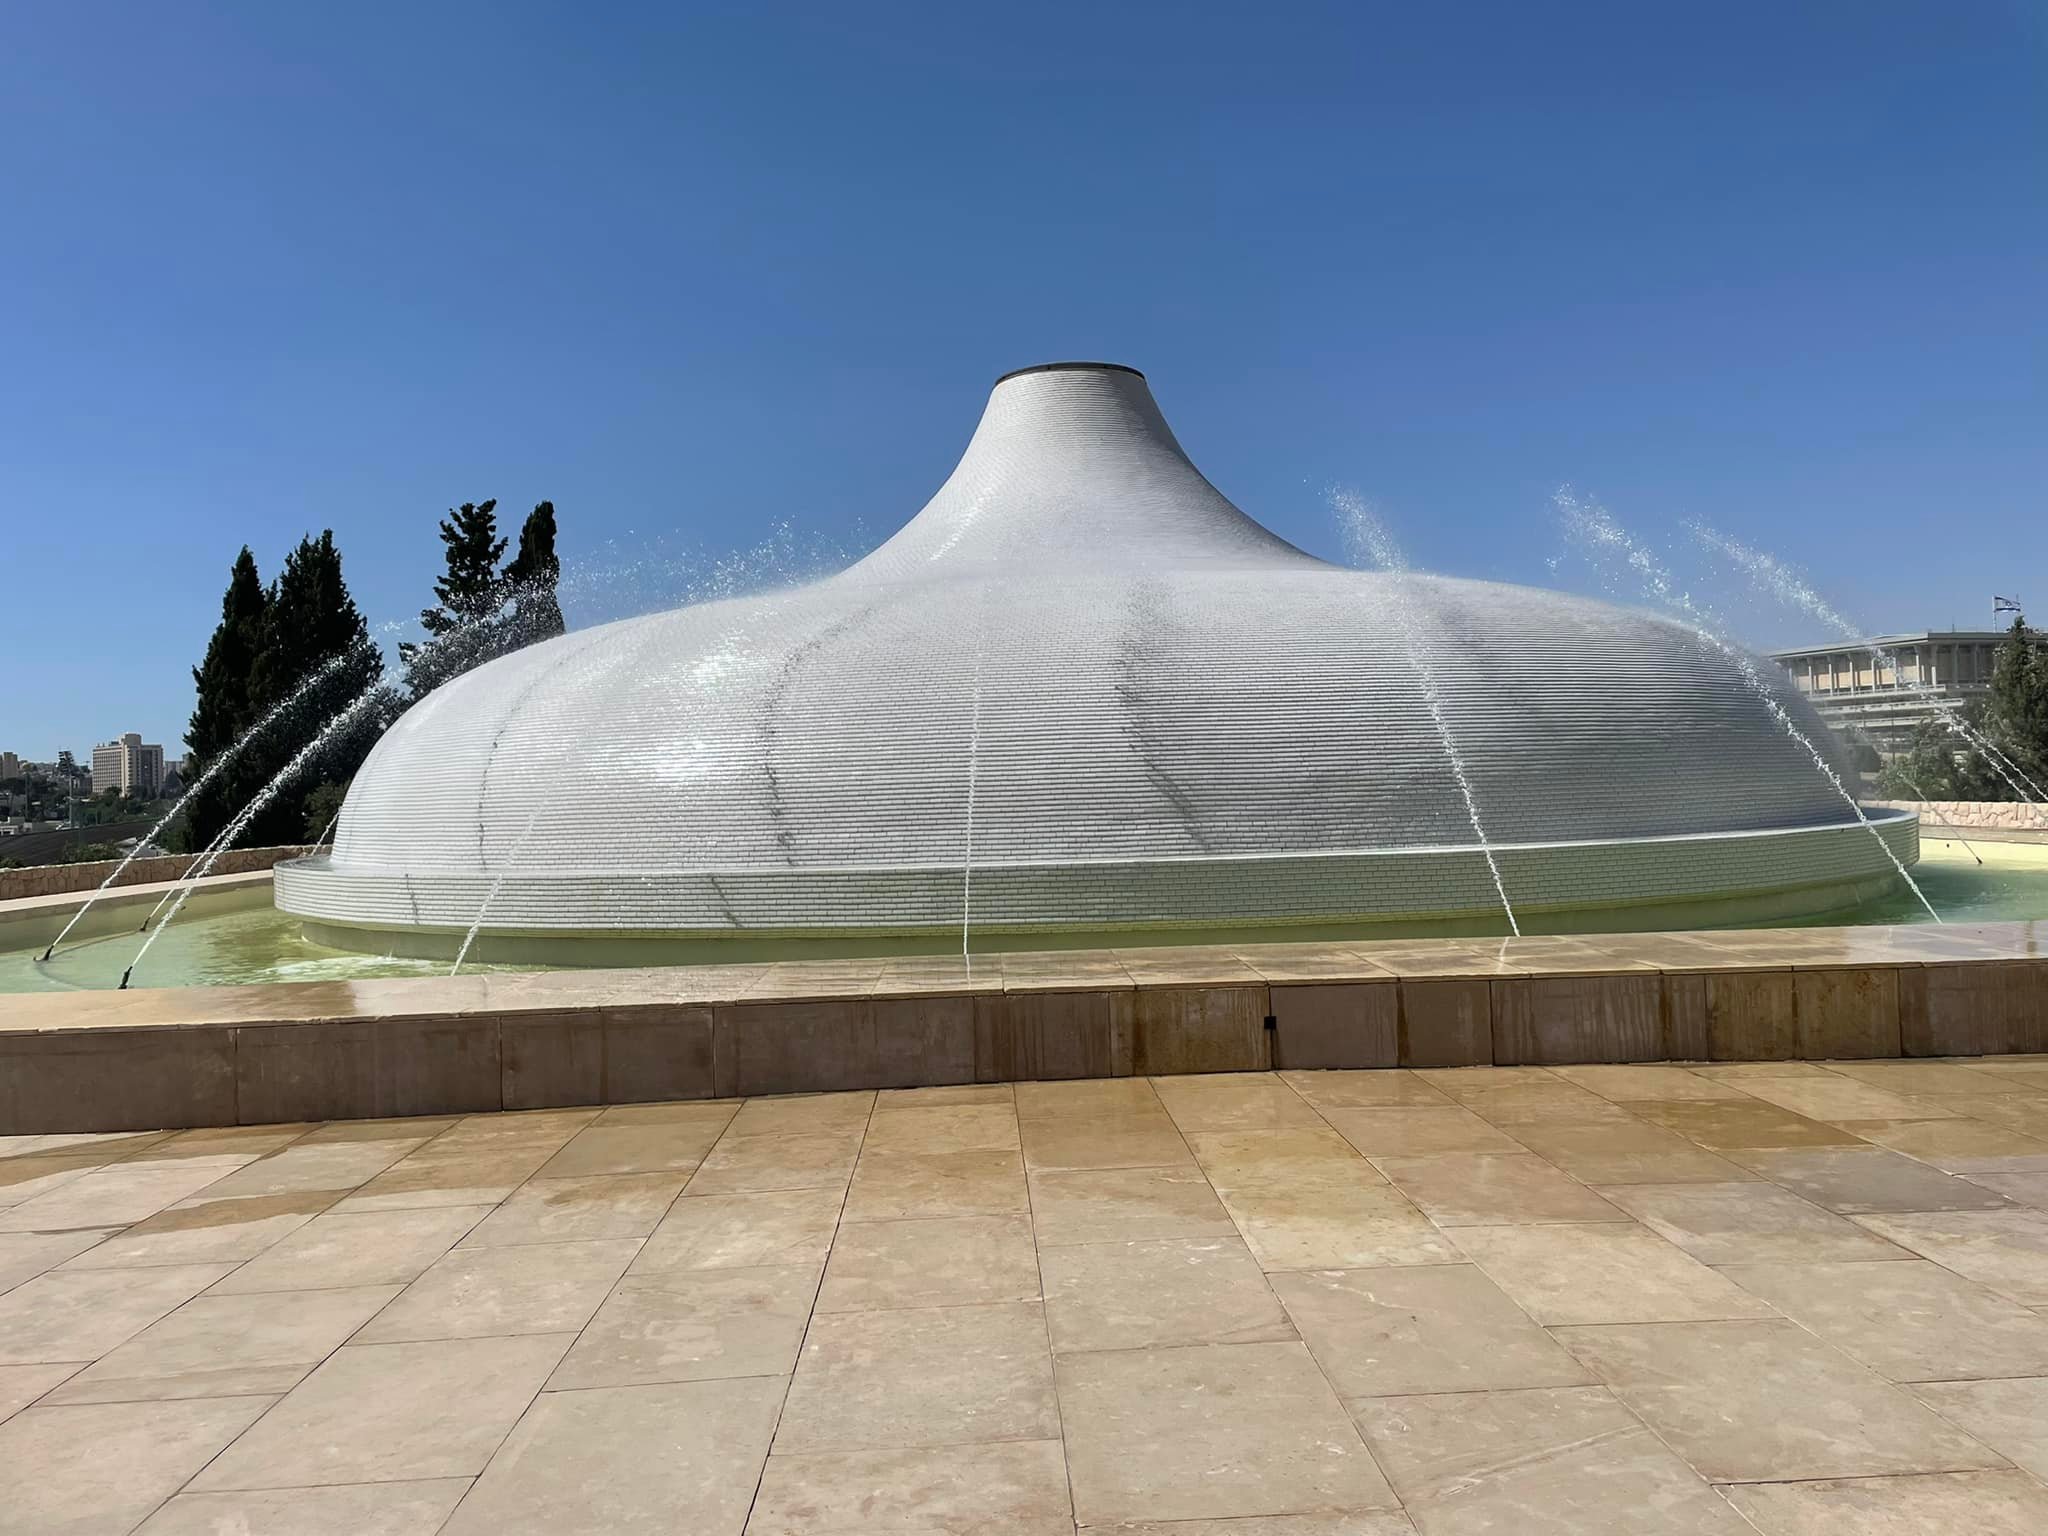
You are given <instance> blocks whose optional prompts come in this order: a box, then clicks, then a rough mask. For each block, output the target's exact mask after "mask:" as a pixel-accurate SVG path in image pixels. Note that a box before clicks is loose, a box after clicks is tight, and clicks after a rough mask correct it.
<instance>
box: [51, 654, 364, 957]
mask: <svg viewBox="0 0 2048 1536" xmlns="http://www.w3.org/2000/svg"><path fill="white" fill-rule="evenodd" d="M357 654H358V652H357V650H356V649H355V648H354V647H351V648H350V649H348V650H346V651H343V652H341V653H340V654H339V655H336V656H330V657H329V658H328V659H327V660H326V661H323V662H322V663H321V664H320V665H319V666H317V667H315V668H314V669H313V670H312V671H311V672H309V673H308V674H307V675H306V677H305V679H304V680H303V681H301V682H300V684H299V685H298V687H296V688H294V689H292V691H291V692H290V693H288V694H286V695H285V696H284V697H283V698H282V699H280V700H278V701H277V703H275V704H273V705H272V706H271V707H270V708H269V709H268V710H266V711H264V713H263V716H262V717H261V718H260V719H259V720H257V722H256V723H255V724H254V725H252V726H250V727H249V729H247V730H246V731H244V732H242V734H241V735H240V736H238V737H236V738H235V739H234V741H232V742H231V743H229V744H228V746H227V748H226V749H225V750H224V751H222V752H221V753H220V755H219V756H218V757H216V758H214V760H213V761H212V762H210V763H208V764H207V765H206V771H205V772H203V773H201V774H200V775H199V777H198V778H196V779H194V780H193V781H192V783H191V786H190V787H189V788H187V789H186V791H185V792H184V793H183V794H181V795H180V796H178V798H177V799H176V800H175V801H173V802H172V803H171V808H170V809H169V810H168V811H165V812H164V813H163V815H162V816H161V817H159V818H158V819H157V823H156V825H155V826H153V827H151V828H150V829H149V830H148V831H147V832H145V833H144V834H143V835H142V836H141V837H140V838H138V839H137V840H136V843H135V846H134V847H133V848H132V849H130V850H129V851H128V853H127V855H126V856H125V857H124V858H123V859H122V860H121V861H120V863H118V864H116V865H115V866H114V867H113V869H112V870H111V871H110V872H109V873H108V875H107V878H106V879H104V880H102V881H101V882H100V883H99V885H98V887H97V888H95V889H94V891H93V893H92V894H91V895H90V896H88V897H86V899H85V904H84V905H83V906H81V907H80V908H79V909H78V910H77V911H76V912H75V913H73V914H72V916H71V921H70V922H68V923H66V924H65V925H64V928H63V931H62V932H60V933H59V934H58V935H57V937H56V938H54V939H52V940H51V941H50V945H49V948H47V949H45V950H44V951H43V956H42V957H43V959H44V960H48V959H49V958H50V956H51V955H52V954H54V953H56V949H57V946H58V945H59V944H62V943H63V942H64V940H65V938H66V937H67V936H68V935H69V934H70V932H71V930H72V929H74V928H76V927H77V926H78V923H79V919H81V918H83V917H84V916H85V914H86V913H88V912H90V911H91V910H92V908H93V904H94V903H95V902H97V901H98V900H99V899H100V897H102V896H104V895H105V894H106V893H107V891H108V890H109V889H111V888H112V887H113V886H114V885H116V884H117V883H118V882H119V881H120V879H121V876H122V874H123V873H124V872H126V870H127V868H128V866H129V865H130V864H133V863H134V862H135V860H136V857H137V856H138V855H139V854H140V853H141V852H142V850H143V849H145V848H148V847H150V846H151V845H152V844H154V843H155V842H156V840H157V838H159V837H160V836H162V835H163V830H164V828H166V827H168V826H169V825H170V824H171V822H172V821H173V820H175V819H176V817H177V814H178V812H180V811H182V810H183V809H184V808H185V803H186V802H187V801H188V800H190V799H191V798H192V797H193V796H194V795H196V794H198V793H199V792H200V791H201V790H202V789H204V788H206V786H207V785H209V784H211V783H212V782H213V781H214V780H215V779H216V778H217V777H219V775H220V773H221V772H222V770H223V769H225V768H226V767H227V766H228V765H229V764H230V763H232V762H233V761H234V760H235V759H236V758H237V757H238V756H240V755H241V751H242V748H243V747H245V746H247V745H248V744H249V743H250V742H252V741H254V740H255V739H256V738H257V737H259V736H261V735H262V734H263V733H264V732H265V731H266V730H268V729H269V728H270V726H271V725H272V724H273V723H274V722H275V721H277V720H280V719H282V718H283V717H284V716H285V714H287V713H288V712H289V711H290V710H292V709H293V708H294V707H296V706H297V704H298V703H299V701H300V700H301V699H303V698H305V696H306V695H307V694H308V693H310V692H312V691H313V690H314V689H315V688H317V687H319V686H320V685H321V684H322V683H324V682H326V681H327V679H328V678H330V677H332V676H334V674H335V673H336V672H337V671H339V670H340V669H341V667H342V664H343V663H345V662H347V661H348V660H350V659H351V658H352V657H354V656H355V655H357ZM220 846H223V845H222V844H221V843H220V840H219V839H218V838H216V839H215V840H214V842H212V843H209V844H208V845H207V847H206V848H205V850H204V851H203V852H202V854H201V855H200V858H201V859H205V858H206V855H208V854H212V853H214V852H216V850H217V848H218V847H220ZM316 846H317V845H316ZM197 862H199V861H198V860H195V861H194V863H195V864H196V863H197ZM208 867H209V868H211V867H212V865H211V862H210V861H209V862H208ZM162 906H163V903H162V902H161V901H159V902H158V903H157V908H158V909H161V908H162ZM149 915H150V917H155V916H156V911H154V910H153V911H151V913H150V914H149ZM142 926H143V927H145V928H147V927H148V926H149V923H148V920H147V919H145V920H144V922H143V925H142Z"/></svg>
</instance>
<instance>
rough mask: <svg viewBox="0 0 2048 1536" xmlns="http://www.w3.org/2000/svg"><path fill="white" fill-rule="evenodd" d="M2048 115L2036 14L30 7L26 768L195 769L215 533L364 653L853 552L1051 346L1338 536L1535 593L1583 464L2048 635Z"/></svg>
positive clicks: (1608, 481) (26, 84)
mask: <svg viewBox="0 0 2048 1536" xmlns="http://www.w3.org/2000/svg"><path fill="white" fill-rule="evenodd" d="M2044 79H2048V10H2044V8H2043V7H2042V6H2041V5H2038V4H2032V3H2019V0H2014V3H2009V4H2000V3H1995V0H1965V3H1961V4H1958V3H1954V0H1946V3H1926V4H1907V3H1885V0H1845V3H1839V4H1820V3H1786V0H1772V3H1762V4H1752V3H1727V4H1720V5H1714V6H1684V7H1680V6H1670V5H1647V6H1646V5H1643V4H1641V3H1639V0H1633V3H1617V4H1597V5H1556V6H1537V5H1529V4H1525V3H1513V4H1499V5H1469V4H1446V5H1434V6H1429V5H1416V4H1412V3H1401V4H1366V3H1358V0H1353V3H1336V4H1330V5H1286V4H1279V5H1270V6H1254V5H1248V4H1243V3H1232V4H1226V5H1203V4H1191V3H1177V4H1171V5H1157V6H1144V5H1137V4H1123V3H1118V4H1105V3H1101V0H1096V3H1092V4H1085V5H1068V4H1064V3H1034V4H1031V5H1025V6H1009V7H1002V8H1000V9H998V8H996V7H990V6H976V5H961V4H958V3H947V4H933V5H918V6H906V5H898V4H889V3H885V0H876V3H874V4H868V5H845V4H832V5H822V6H817V7H799V6H793V5H779V6H762V5H755V6H739V5H734V6H720V7H716V8H713V7H708V6H702V5H684V4H665V5H648V6H645V7H629V6H623V5H618V6H599V7H593V6H568V5H562V6H558V7H535V6H529V5H508V4H491V5H455V4H428V5H411V4H408V5H381V4H378V5H373V4H351V5H345V6H329V7H308V6H278V5H273V4H251V5H247V6H219V5H210V6H209V5H199V4H182V5H175V6H172V5H158V4H131V5H125V6H124V5H25V6H19V7H15V8H13V9H12V11H11V12H10V14H9V17H8V20H7V22H6V24H5V29H4V41H0V519H4V529H5V531H4V535H0V539H4V542H0V660H4V667H5V677H6V683H5V687H4V689H0V747H6V748H10V749H12V750H16V751H19V752H22V753H23V754H25V755H31V756H34V757H38V758H40V757H47V756H50V755H52V754H54V753H55V751H56V750H57V749H58V748H60V747H69V748H72V749H73V750H74V751H79V752H81V753H82V752H84V751H85V750H86V749H88V748H90V746H91V745H92V743H93V742H94V741H96V740H100V739H104V738H105V737H107V736H108V735H109V734H111V733H113V732H116V731H119V730H123V729H140V730H142V731H143V732H144V733H145V735H147V736H148V737H149V738H150V739H152V740H156V739H161V740H162V741H164V742H165V743H166V744H167V745H171V746H172V747H173V749H174V750H175V744H176V743H177V742H178V741H179V740H180V736H181V732H182V727H183V724H184V721H185V718H186V715H187V713H188V712H189V710H190V707H191V687H190V678H189V673H188V671H187V669H188V668H189V667H190V666H191V664H192V663H193V662H194V661H196V660H197V658H198V656H199V654H200V652H201V650H202V649H203V647H204V644H205V640H206V636H207V634H208V632H209V630H210V628H211V626H212V624H213V622H214V618H215V616H216V610H217V604H218V601H219V596H220V591H221V588H222V586H223V585H224V583H225V580H226V573H227V568H228V564H229V562H230V560H231V559H232V557H233V555H234V553H235V550H236V549H237V547H238V546H239V545H240V544H241V543H242V542H243V541H245V540H246V541H248V542H249V543H250V544H251V545H252V546H253V548H254V549H255V551H256V553H257V556H258V559H259V560H260V562H261V564H262V567H263V572H264V574H265V576H266V577H267V576H269V575H270V574H271V572H272V571H273V569H274V568H275V566H276V563H277V561H278V559H279V557H280V555H281V553H282V551H283V550H284V549H285V548H286V547H287V546H288V545H289V544H290V543H291V542H293V541H294V540H296V539H297V538H298V536H299V535H300V534H301V533H302V532H304V531H306V530H318V529H320V528H323V527H332V528H333V529H334V531H335V534H336V537H337V539H338V540H339V542H340V545H341V548H342V551H343V554H344V557H345V559H346V562H347V572H348V576H349V578H350V581H351V584H352V585H353V587H354V590H355V592H356V595H357V597H358V599H359V600H360V602H361V603H362V606H363V607H364V609H365V611H366V612H367V613H368V614H369V615H370V617H371V618H372V620H373V621H383V620H390V619H397V618H404V617H407V616H409V615H411V614H413V613H414V612H416V610H417V609H418V608H419V607H420V606H421V604H422V603H423V602H424V601H425V600H426V599H427V586H428V583H429V581H430V580H431V578H432V576H433V574H434V569H435V566H436V563H437V561H438V547H437V544H436V541H435V536H434V523H435V519H436V518H437V517H438V516H439V515H440V514H441V512H442V511H443V510H444V509H445V508H446V507H448V506H449V505H451V504H452V503H454V502H457V501H462V500H468V499H475V498H480V497H484V496H491V495H495V496H497V497H499V498H500V499H501V502H502V503H504V504H506V505H509V506H512V507H514V508H515V509H517V510H521V511H523V510H524V509H525V508H526V507H528V506H530V505H531V504H532V503H533V501H535V500H536V499H538V498H540V497H542V496H546V497H551V498H553V500H554V501H555V503H556V505H557V506H558V508H559V509H560V515H561V520H562V539H563V551H564V555H565V557H566V559H567V560H568V561H569V562H570V563H571V565H572V566H573V565H575V564H576V563H577V562H578V560H579V559H582V560H589V559H593V558H598V557H599V556H600V555H601V554H602V552H604V551H605V550H606V548H607V546H608V545H609V546H610V547H611V548H612V550H613V551H615V552H616V551H618V550H627V551H630V550H631V549H632V548H634V547H636V546H637V545H639V544H642V543H644V542H646V541H647V540H649V539H650V538H652V537H654V536H656V535H658V536H659V537H660V538H661V540H662V541H663V544H662V547H663V548H665V549H666V548H675V547H682V546H695V547H703V548H706V549H710V550H718V549H724V548H731V547H737V546H743V545H747V544H751V543H753V542H754V541H755V540H757V539H758V538H759V537H760V536H761V534H762V532H763V530H764V529H765V527H766V526H767V525H768V524H769V523H771V522H772V521H774V520H776V519H779V518H787V519H789V520H791V521H792V522H794V523H795V524H796V526H797V527H798V528H799V529H801V530H805V531H807V532H810V533H815V534H816V535H818V536H820V537H823V538H827V539H833V538H839V539H844V538H845V537H847V536H848V530H849V529H851V528H852V527H854V525H855V524H856V522H858V523H859V524H860V525H862V526H864V527H865V529H866V530H867V532H868V534H869V535H871V536H879V535H882V534H886V533H887V532H889V531H891V530H892V529H893V528H894V527H895V526H897V525H898V524H899V523H900V522H902V521H903V520H904V519H905V518H907V517H908V516H909V515H910V514H911V513H912V512H914V511H915V510H916V508H917V507H918V506H919V505H920V504H921V503H922V502H923V500H924V498H925V497H926V496H927V495H928V494H929V493H930V492H931V490H932V489H933V488H934V487H935V486H936V485H937V484H938V482H939V480H940V479H941V478H942V477H943V476H944V474H945V472H946V471H947V470H948V469H949V468H950V467H951V464H952V461H953V458H954V456H955V455H956V453H957V452H958V450H959V448H960V446H961V444H962V443H963V442H964V440H965V438H966V435H967V433H968V432H969V430H970V429H971V427H972V425H973V422H974V419H975V417H976V415H977V413H978V412H979V410H980V407H981V403H982V400H983V397H984V395H985V392H986V389H987V386H988V384H989V382H990V381H991V380H992V379H993V378H994V376H995V375H996V374H998V373H1000V372H1002V371H1004V370H1006V369H1009V368H1013V367H1016V366H1019V365H1021V364H1026V363H1031V362H1037V361H1043V360H1047V359H1053V358H1065V357H1098V358H1109V359H1116V360H1121V361H1125V362H1129V363H1131V364H1134V365H1135V366H1137V367H1139V368H1142V369H1144V370H1146V371H1147V372H1148V373H1149V374H1150V375H1151V378H1152V380H1153V384H1154V387H1155V389H1156V391H1157V393H1158V394H1159V397H1160V399H1161V401H1162V403H1163V405H1164V406H1165V409H1166V411H1167V414H1168V416H1169V418H1170V419H1172V420H1173V422H1174V423H1175V425H1176V427H1177V428H1178V429H1179V431H1180V434H1181V436H1182V438H1183V440H1184V441H1185V442H1186V443H1187V444H1188V445H1189V447H1190V449H1191V451H1192V452H1193V453H1194V455H1195V457H1196V459H1197V461H1198V462H1199V463H1200V464H1201V465H1202V467H1203V468H1204V469H1205V470H1206V471H1207V472H1208V473H1209V475H1210V477H1211V478H1212V479H1214V480H1215V481H1216V482H1217V483H1218V484H1219V485H1220V486H1221V487H1222V488H1223V489H1224V491H1225V492H1226V493H1228V494H1229V495H1231V496H1232V497H1233V498H1234V499H1236V500H1237V501H1238V502H1239V503H1240V504H1241V505H1243V506H1244V507H1245V508H1246V509H1247V510H1249V511H1251V512H1252V513H1253V514H1254V515H1256V516H1258V517H1260V518H1261V519H1263V520H1264V521H1266V522H1267V523H1269V524H1270V525H1272V526H1273V527H1275V528H1276V529H1278V530H1280V531H1281V532H1282V533H1284V534H1286V535H1287V536H1288V537H1290V538H1294V539H1296V540H1297V541H1298V542H1301V543H1303V544H1305V545H1307V546H1308V547H1310V548H1313V549H1316V550H1318V551H1319V552H1329V553H1334V552H1335V548H1336V541H1335V538H1334V537H1333V535H1332V533H1331V531H1330V528H1329V522H1328V517H1327V514H1326V512H1325V509H1324V507H1323V504H1322V500H1321V491H1322V489H1323V487H1324V486H1325V485H1327V484H1328V483H1330V482H1332V481H1344V482H1349V483H1351V484H1354V485H1356V486H1357V487H1358V488H1359V489H1360V490H1361V491H1363V492H1364V493H1365V494H1366V495H1368V496H1369V497H1371V498H1373V499H1374V500H1375V501H1377V502H1378V503H1379V504H1380V505H1381V506H1382V507H1383V508H1384V509H1385V510H1386V512H1387V514H1388V516H1389V517H1390V519H1391V520H1392V522H1393V523H1394V525H1395V527H1396V528H1397V529H1398V530H1399V531H1400V533H1401V535H1402V537H1403V538H1404V539H1405V540H1406V541H1407V543H1408V546H1409V550H1410V554H1411V557H1412V558H1413V560H1414V562H1415V563H1416V564H1418V565H1422V566H1429V567H1434V568H1437V569H1441V570H1444V571H1448V572H1452V573H1457V574H1466V575H1482V576H1493V577H1501V578H1505V579H1513V580H1551V579H1555V578H1552V577H1551V575H1550V574H1549V572H1548V571H1547V570H1546V566H1545V561H1546V557H1548V556H1549V555H1551V554H1552V553H1554V552H1555V551H1556V549H1557V548H1558V542H1557V537H1556V534H1555V531H1554V528H1553V524H1552V521H1551V518H1550V516H1549V513H1548V509H1547V497H1548V493H1549V492H1550V490H1551V489H1552V488H1553V487H1554V486H1555V485H1557V484H1558V483H1559V482H1561V481H1570V482H1572V483H1573V484H1574V485H1576V486H1577V487H1579V488H1580V489H1581V490H1582V491H1585V492H1588V493H1591V494H1593V495H1596V496H1598V497H1600V498H1601V499H1602V500H1603V501H1605V502H1606V503H1607V504H1608V505H1609V506H1610V507H1611V508H1613V510H1614V511H1615V512H1616V514H1617V515H1618V516H1620V517H1621V518H1622V519H1623V520H1624V521H1626V522H1629V523H1631V524H1632V525H1635V526H1638V527H1641V528H1644V529H1646V530H1650V531H1652V532H1656V531H1658V530H1667V529H1672V528H1675V527H1676V525H1677V523H1678V521H1679V520H1680V519H1682V518H1685V517H1694V516H1696V517H1705V518H1707V519H1709V520H1711V521H1713V522H1715V523H1717V524H1719V525H1721V526H1722V527H1724V528H1726V529H1728V530H1729V531H1731V532H1734V533H1736V534H1738V535H1743V536H1746V537H1750V538H1752V539H1755V540H1757V541H1759V542H1761V543H1763V544H1765V545H1767V546H1768V547H1769V548H1771V549H1773V550H1775V551H1776V552H1778V553H1779V554H1780V555H1781V556H1783V557H1785V558H1787V559H1789V560H1792V561H1796V562H1799V563H1801V564H1803V565H1805V566H1806V567H1807V568H1808V570H1809V571H1810V573H1811V574H1812V575H1813V576H1814V577H1815V578H1816V580H1817V581H1818V583H1819V584H1820V585H1821V586H1822V587H1823V588H1824V589H1825V590H1827V591H1828V592H1829V593H1830V594H1831V595H1832V596H1834V597H1835V598H1836V599H1837V600H1838V601H1839V602H1840V603H1841V604H1842V605H1843V606H1844V607H1846V608H1848V609H1849V610H1851V611H1852V612H1854V613H1856V614H1858V615H1860V616H1862V617H1863V618H1865V619H1867V621H1868V622H1870V623H1871V624H1872V625H1873V626H1874V627H1882V628H1895V629H1903V628H1909V627H1914V626H1924V625H1929V624H1933V625H1948V624H1950V623H1952V622H1953V623H1957V624H1960V625H1963V626H1965V627H1972V626H1979V625H1988V623H1989V622H1990V614H1989V598H1990V595H1991V593H1992V591H1993V590H1994V588H1995V589H1996V590H1998V591H2000V592H2004V591H2007V590H2008V589H2011V588H2017V589H2018V590H2019V592H2020V593H2021V594H2022V595H2023V596H2025V597H2028V598H2030V599H2032V600H2033V604H2034V607H2035V608H2036V610H2037V612H2038V615H2039V616H2041V617H2044V618H2048V560H2044V553H2043V552H2044V546H2048V502H2044V496H2043V490H2044V482H2048V383H2044V366H2048V364H2044V359H2048V346H2044V342H2048V174H2044V173H2048V131H2044V130H2048V91H2044V86H2043V82H2044ZM1566 575H1567V577H1568V576H1569V573H1566ZM570 616H571V620H572V622H574V621H575V620H576V619H577V618H578V617H579V614H578V612H577V611H576V607H575V604H574V603H573V602H572V604H571V614H570ZM584 616H586V617H595V616H597V615H596V614H594V613H592V614H588V615H584ZM607 616H608V615H607ZM1799 633H1800V630H1799V626H1797V625H1789V626H1786V625H1781V626H1780V627H1779V632H1776V633H1769V634H1759V635H1756V636H1755V637H1754V638H1756V639H1758V640H1766V641H1768V640H1790V639H1793V638H1797V637H1798V636H1799Z"/></svg>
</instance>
